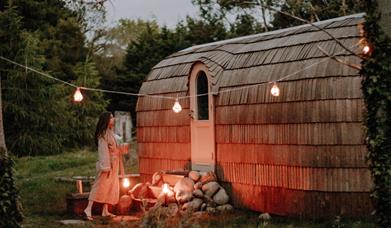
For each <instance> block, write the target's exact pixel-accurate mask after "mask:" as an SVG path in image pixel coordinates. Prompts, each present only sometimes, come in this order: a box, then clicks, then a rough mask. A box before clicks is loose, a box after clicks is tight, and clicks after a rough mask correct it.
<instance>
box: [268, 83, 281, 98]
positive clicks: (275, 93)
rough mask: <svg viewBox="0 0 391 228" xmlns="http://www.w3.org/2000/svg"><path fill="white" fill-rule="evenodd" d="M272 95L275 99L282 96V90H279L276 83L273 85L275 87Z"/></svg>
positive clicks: (271, 91)
mask: <svg viewBox="0 0 391 228" xmlns="http://www.w3.org/2000/svg"><path fill="white" fill-rule="evenodd" d="M270 93H271V94H272V95H273V96H275V97H278V96H280V88H278V86H277V83H274V84H273V87H272V89H271V90H270Z"/></svg>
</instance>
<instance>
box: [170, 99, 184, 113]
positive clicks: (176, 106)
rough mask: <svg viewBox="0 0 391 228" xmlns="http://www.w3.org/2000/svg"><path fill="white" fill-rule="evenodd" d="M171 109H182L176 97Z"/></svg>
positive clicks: (176, 111)
mask: <svg viewBox="0 0 391 228" xmlns="http://www.w3.org/2000/svg"><path fill="white" fill-rule="evenodd" d="M172 110H173V111H174V112H175V113H178V112H180V111H182V106H181V104H179V101H178V98H176V99H175V103H174V106H172Z"/></svg>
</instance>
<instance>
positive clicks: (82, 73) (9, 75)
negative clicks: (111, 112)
mask: <svg viewBox="0 0 391 228" xmlns="http://www.w3.org/2000/svg"><path fill="white" fill-rule="evenodd" d="M72 2H73V3H75V5H73V8H72V7H70V6H69V5H70V4H71V3H72ZM86 6H88V7H86ZM78 7H79V8H78ZM89 9H94V10H96V13H99V12H103V11H102V9H101V8H100V7H99V6H95V3H89V2H88V1H87V2H84V3H83V2H78V1H77V0H70V1H66V2H65V1H62V0H53V1H49V2H47V1H32V0H16V1H7V3H3V2H2V3H1V4H0V10H1V11H0V12H1V14H0V23H1V25H2V26H1V28H0V39H1V43H0V55H1V56H4V57H6V58H8V59H11V60H13V61H15V62H18V63H21V64H26V65H28V66H29V67H31V68H34V69H36V70H38V71H41V72H48V74H50V75H53V76H54V77H57V78H60V79H62V80H65V81H67V82H73V83H76V84H78V85H84V86H90V87H94V88H96V87H99V85H100V84H99V82H100V75H99V73H98V71H97V70H96V67H95V65H94V64H93V63H92V62H90V61H89V60H88V59H89V56H90V55H91V53H92V52H93V51H94V50H93V49H92V48H93V47H90V49H87V48H86V47H87V46H91V45H90V43H91V42H94V41H89V42H87V41H86V38H85V35H86V33H87V32H89V31H90V30H91V29H90V28H89V27H88V26H87V22H86V20H87V19H86V18H85V16H86V11H87V10H89ZM92 46H93V45H92ZM3 66H4V68H3V71H2V72H1V76H2V82H3V83H2V90H3V91H4V92H3V98H4V99H3V102H4V106H3V110H4V113H5V115H4V125H5V136H6V141H7V144H8V147H9V149H10V151H11V152H12V153H14V154H16V155H18V156H24V155H37V154H54V153H61V152H62V151H63V148H64V147H65V146H68V147H74V146H78V147H81V146H85V145H89V142H90V141H91V139H92V134H93V132H94V127H95V126H94V125H95V121H96V118H97V116H98V115H99V113H100V112H102V111H103V110H104V109H105V107H106V105H107V102H106V101H105V99H104V97H103V96H102V95H101V94H100V93H99V94H98V93H97V92H86V94H85V102H83V103H82V104H79V106H76V107H75V104H73V103H72V97H71V96H72V94H73V92H74V90H73V88H70V87H67V86H65V85H61V84H58V83H57V82H56V81H54V80H51V79H48V78H45V77H43V76H42V75H39V74H37V73H34V72H32V71H29V70H27V69H26V70H25V69H23V68H19V67H18V66H15V65H12V64H9V63H5V64H4V65H3ZM84 79H86V80H84ZM86 101H87V102H86ZM64 123H67V124H64Z"/></svg>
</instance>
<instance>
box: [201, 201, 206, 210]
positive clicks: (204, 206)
mask: <svg viewBox="0 0 391 228" xmlns="http://www.w3.org/2000/svg"><path fill="white" fill-rule="evenodd" d="M200 210H201V211H205V210H206V203H202V204H201V208H200Z"/></svg>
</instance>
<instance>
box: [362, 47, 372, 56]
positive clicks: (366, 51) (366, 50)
mask: <svg viewBox="0 0 391 228" xmlns="http://www.w3.org/2000/svg"><path fill="white" fill-rule="evenodd" d="M370 51H371V48H370V47H369V46H368V45H365V46H364V47H363V49H362V52H363V53H364V54H368V53H369V52H370Z"/></svg>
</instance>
